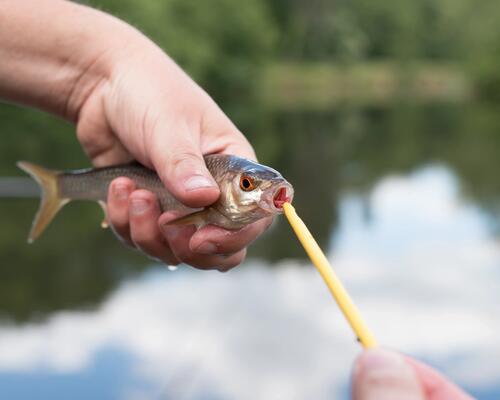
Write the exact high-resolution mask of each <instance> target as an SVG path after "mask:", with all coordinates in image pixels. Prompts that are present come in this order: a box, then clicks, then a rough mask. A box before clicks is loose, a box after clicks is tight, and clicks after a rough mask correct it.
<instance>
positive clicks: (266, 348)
mask: <svg viewBox="0 0 500 400" xmlns="http://www.w3.org/2000/svg"><path fill="white" fill-rule="evenodd" d="M459 190H460V188H459V185H458V182H457V181H456V179H455V177H454V176H453V175H452V174H451V173H450V172H449V171H448V170H447V169H446V168H444V167H440V166H434V167H430V168H426V169H423V170H420V171H417V172H416V173H414V174H412V175H409V176H394V177H388V178H386V179H384V180H382V181H381V182H379V184H378V185H376V187H375V188H374V190H373V191H372V193H371V195H370V196H369V198H368V199H361V198H360V197H359V196H357V195H355V194H346V195H345V196H344V199H343V201H342V202H341V209H340V227H339V230H338V231H337V233H336V235H335V236H334V238H333V239H332V245H331V249H330V258H331V260H332V261H333V264H334V265H335V267H336V269H337V271H338V273H339V275H340V276H341V278H342V279H343V281H344V282H345V283H346V286H348V288H349V290H350V291H351V293H352V295H353V297H354V299H355V300H356V302H357V303H358V305H359V307H360V308H361V310H362V312H363V314H364V315H365V317H366V318H367V320H368V323H369V325H370V326H371V327H372V328H373V330H374V332H375V334H376V336H377V337H378V339H379V340H380V341H381V342H382V343H383V344H385V345H387V346H389V347H393V348H397V349H400V350H402V351H405V352H407V353H410V354H413V355H416V356H419V357H422V358H424V359H425V360H427V361H429V362H431V363H433V364H434V365H437V366H439V367H440V368H442V369H443V370H445V372H446V373H447V374H449V375H450V376H451V377H453V378H454V379H456V380H457V381H458V382H459V383H461V384H462V385H466V386H468V387H469V388H477V389H482V388H485V387H488V386H494V385H495V384H496V382H497V381H498V380H499V378H500V365H498V363H497V362H496V360H497V359H498V357H500V344H499V343H498V340H497V336H496V333H497V332H499V331H500V306H499V304H500V301H499V296H500V295H499V293H500V276H499V271H500V270H499V263H500V251H499V248H498V244H497V243H496V242H495V240H494V239H493V238H490V236H489V234H488V220H487V218H486V216H485V215H483V214H482V213H481V212H480V211H479V210H478V209H477V208H475V207H473V206H471V205H468V204H466V203H464V202H463V200H462V199H461V198H460V195H459ZM293 245H296V244H293ZM109 349H118V350H120V351H123V352H124V353H126V354H128V355H129V356H130V357H129V360H130V361H129V362H130V365H129V369H130V372H127V373H128V374H131V375H133V377H134V379H135V380H136V381H137V382H141V383H140V384H137V385H135V386H134V385H131V384H130V382H129V383H128V385H127V390H126V392H125V393H122V394H121V395H120V396H123V398H130V399H132V398H134V399H135V398H151V397H152V398H158V396H159V397H160V398H162V397H166V398H180V397H182V398H186V399H197V398H201V397H204V398H208V397H210V398H217V399H219V398H221V399H223V398H230V399H255V398H265V399H270V398H287V399H304V398H316V399H333V398H338V397H339V396H340V395H341V393H342V394H343V396H345V393H346V392H345V388H346V385H347V382H348V378H349V371H350V367H351V364H352V361H353V358H354V357H355V355H356V354H357V352H358V345H357V344H356V343H355V341H354V340H353V335H352V333H351V332H350V330H349V328H348V326H347V324H346V322H345V321H344V320H343V319H342V317H341V316H340V314H339V311H338V310H337V309H336V307H335V305H334V304H333V302H332V300H331V298H330V295H329V293H328V291H327V289H326V288H325V287H324V286H323V284H322V282H321V280H320V277H319V276H318V274H317V273H316V271H315V270H314V269H313V268H312V267H310V266H309V265H305V266H304V265H300V264H298V263H296V262H294V261H283V262H282V263H281V265H280V267H279V268H274V269H270V268H268V267H267V266H266V265H265V263H262V262H256V261H251V262H248V263H247V264H246V265H244V266H243V267H241V268H240V269H238V270H236V271H233V272H230V273H228V274H224V275H222V274H219V273H206V272H199V271H194V270H190V269H185V268H181V269H179V270H178V271H176V272H170V271H167V270H164V269H157V270H154V271H153V272H150V273H148V274H146V275H144V276H143V277H142V278H141V279H139V280H135V281H130V282H126V283H125V284H123V285H122V286H121V287H120V288H119V289H118V290H117V291H116V292H115V293H113V294H112V295H111V296H110V297H109V298H108V299H107V301H105V302H104V304H102V306H101V307H100V308H99V309H98V310H95V311H89V312H64V313H59V314H56V315H54V316H53V317H51V318H50V319H49V320H48V321H46V322H45V323H42V324H27V325H23V326H12V325H5V324H4V325H2V326H1V327H0V376H1V375H2V373H13V372H17V373H19V374H23V373H37V371H44V372H45V373H46V372H47V371H51V372H53V373H64V374H78V373H81V372H82V371H85V370H88V369H91V368H93V365H94V362H95V359H96V358H97V357H98V355H99V354H101V353H102V352H105V351H107V350H109ZM124 378H125V377H124ZM114 384H116V382H115V383H114Z"/></svg>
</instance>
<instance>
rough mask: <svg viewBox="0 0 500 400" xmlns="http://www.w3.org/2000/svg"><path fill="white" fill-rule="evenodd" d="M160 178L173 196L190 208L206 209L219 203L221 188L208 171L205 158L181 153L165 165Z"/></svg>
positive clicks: (172, 157)
mask: <svg viewBox="0 0 500 400" xmlns="http://www.w3.org/2000/svg"><path fill="white" fill-rule="evenodd" d="M163 165H164V166H165V168H164V169H163V173H162V172H161V171H162V170H160V176H161V178H162V181H163V183H164V184H165V186H166V187H167V188H168V189H169V190H170V191H171V192H172V194H173V195H174V196H175V197H176V198H177V199H178V200H179V201H180V202H181V203H183V204H185V205H186V206H188V207H193V208H197V207H204V206H207V205H210V204H212V203H214V202H215V201H217V199H218V198H219V195H220V190H219V186H218V185H217V183H216V182H215V180H214V178H213V177H212V175H211V174H210V172H209V171H208V169H207V167H206V165H205V162H204V160H203V157H202V156H201V155H199V156H198V155H197V154H194V153H189V152H185V153H179V154H175V155H173V156H171V159H170V160H168V162H166V163H164V164H163Z"/></svg>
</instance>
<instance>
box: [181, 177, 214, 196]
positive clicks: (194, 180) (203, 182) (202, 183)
mask: <svg viewBox="0 0 500 400" xmlns="http://www.w3.org/2000/svg"><path fill="white" fill-rule="evenodd" d="M213 187H215V185H214V182H213V181H212V180H211V179H208V178H207V177H205V176H203V175H193V176H192V177H191V178H189V179H188V180H186V182H184V188H185V189H186V190H187V191H188V192H190V191H192V190H198V189H204V188H213Z"/></svg>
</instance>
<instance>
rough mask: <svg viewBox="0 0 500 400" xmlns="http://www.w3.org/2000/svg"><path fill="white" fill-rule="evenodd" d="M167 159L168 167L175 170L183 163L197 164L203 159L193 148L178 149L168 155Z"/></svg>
mask: <svg viewBox="0 0 500 400" xmlns="http://www.w3.org/2000/svg"><path fill="white" fill-rule="evenodd" d="M167 161H168V162H167V165H168V167H169V168H170V169H171V170H175V169H177V168H178V167H179V166H181V165H196V164H199V163H200V162H202V161H203V160H202V158H201V156H200V155H199V154H197V153H196V152H195V151H194V150H193V149H178V151H176V152H174V153H172V154H170V155H169V156H168V157H167Z"/></svg>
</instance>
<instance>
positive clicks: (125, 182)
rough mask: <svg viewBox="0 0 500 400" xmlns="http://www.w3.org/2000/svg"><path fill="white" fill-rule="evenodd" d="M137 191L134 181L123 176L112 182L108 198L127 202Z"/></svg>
mask: <svg viewBox="0 0 500 400" xmlns="http://www.w3.org/2000/svg"><path fill="white" fill-rule="evenodd" d="M134 189H135V183H134V181H133V180H131V179H129V178H127V177H124V176H121V177H118V178H116V179H113V180H112V181H111V184H110V185H109V191H108V196H109V197H110V198H111V199H112V200H115V201H125V200H128V197H129V196H130V194H131V193H132V191H133V190H134Z"/></svg>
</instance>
